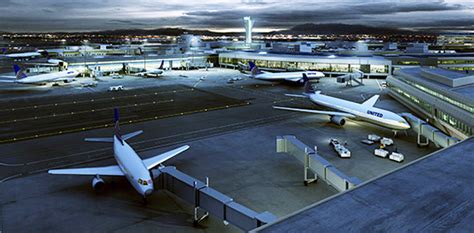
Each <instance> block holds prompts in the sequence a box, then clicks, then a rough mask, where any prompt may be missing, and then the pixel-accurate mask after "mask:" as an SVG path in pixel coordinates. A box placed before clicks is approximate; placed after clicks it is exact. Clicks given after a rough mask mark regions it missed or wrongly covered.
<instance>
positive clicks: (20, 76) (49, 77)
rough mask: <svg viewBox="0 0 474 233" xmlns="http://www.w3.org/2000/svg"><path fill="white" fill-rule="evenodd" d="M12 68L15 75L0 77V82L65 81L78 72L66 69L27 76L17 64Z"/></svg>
mask: <svg viewBox="0 0 474 233" xmlns="http://www.w3.org/2000/svg"><path fill="white" fill-rule="evenodd" d="M13 69H14V70H15V77H14V78H13V79H0V82H4V83H19V84H37V85H41V84H45V83H48V82H59V81H63V82H66V83H67V82H70V81H72V80H74V78H75V77H76V76H78V75H79V74H80V72H79V71H77V70H66V71H61V72H55V73H49V74H38V75H33V76H27V75H26V74H25V73H24V72H23V70H22V69H21V68H20V67H19V66H18V65H14V66H13Z"/></svg>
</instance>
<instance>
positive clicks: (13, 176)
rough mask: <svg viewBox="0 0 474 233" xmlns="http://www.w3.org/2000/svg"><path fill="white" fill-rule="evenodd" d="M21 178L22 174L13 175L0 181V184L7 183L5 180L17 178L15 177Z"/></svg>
mask: <svg viewBox="0 0 474 233" xmlns="http://www.w3.org/2000/svg"><path fill="white" fill-rule="evenodd" d="M21 176H23V173H19V174H15V175H12V176H8V177H5V178H3V179H2V180H0V184H1V183H3V182H5V181H7V180H11V179H13V178H17V177H21Z"/></svg>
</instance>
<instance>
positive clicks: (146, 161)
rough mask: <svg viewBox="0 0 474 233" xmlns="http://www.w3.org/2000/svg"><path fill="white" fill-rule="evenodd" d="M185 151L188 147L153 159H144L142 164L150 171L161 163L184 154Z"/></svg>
mask: <svg viewBox="0 0 474 233" xmlns="http://www.w3.org/2000/svg"><path fill="white" fill-rule="evenodd" d="M187 149H189V146H188V145H186V146H182V147H179V148H176V149H174V150H171V151H168V152H165V153H163V154H160V155H157V156H153V157H151V158H148V159H144V160H143V163H144V164H145V166H146V168H147V169H148V170H150V169H152V168H154V167H156V166H157V165H158V164H160V163H163V162H164V161H166V160H168V159H171V158H173V157H174V156H176V155H178V154H180V153H182V152H184V151H185V150H187Z"/></svg>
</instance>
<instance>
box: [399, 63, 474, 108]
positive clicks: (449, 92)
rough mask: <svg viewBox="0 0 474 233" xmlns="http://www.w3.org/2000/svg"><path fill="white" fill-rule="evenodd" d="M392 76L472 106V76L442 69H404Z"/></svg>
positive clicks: (473, 76)
mask: <svg viewBox="0 0 474 233" xmlns="http://www.w3.org/2000/svg"><path fill="white" fill-rule="evenodd" d="M394 75H395V76H397V77H402V78H403V79H407V80H409V81H412V82H416V83H419V84H421V85H422V86H425V87H428V88H430V89H432V90H434V91H437V92H439V93H442V94H444V95H446V96H451V97H453V98H454V99H457V100H458V101H461V102H464V103H467V104H470V105H474V75H472V74H466V73H461V72H456V71H451V70H446V69H442V68H427V67H416V68H404V69H399V70H396V71H394Z"/></svg>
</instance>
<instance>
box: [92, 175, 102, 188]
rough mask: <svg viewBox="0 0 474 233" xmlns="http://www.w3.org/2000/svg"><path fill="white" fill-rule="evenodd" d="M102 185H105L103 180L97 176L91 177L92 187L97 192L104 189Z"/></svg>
mask: <svg viewBox="0 0 474 233" xmlns="http://www.w3.org/2000/svg"><path fill="white" fill-rule="evenodd" d="M104 186H105V182H104V180H103V179H102V178H100V177H99V176H96V177H94V179H92V188H93V189H94V190H95V191H98V192H99V191H102V190H104Z"/></svg>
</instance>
